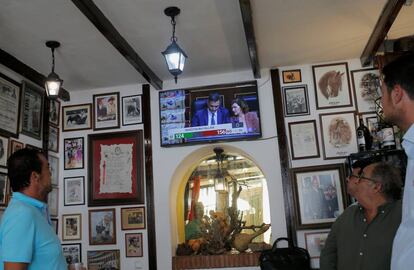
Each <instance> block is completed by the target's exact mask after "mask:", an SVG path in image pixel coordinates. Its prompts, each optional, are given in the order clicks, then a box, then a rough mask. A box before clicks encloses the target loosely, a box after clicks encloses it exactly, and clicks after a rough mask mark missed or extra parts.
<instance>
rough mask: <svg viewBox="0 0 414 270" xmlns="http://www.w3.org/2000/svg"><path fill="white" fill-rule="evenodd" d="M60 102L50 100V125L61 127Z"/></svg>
mask: <svg viewBox="0 0 414 270" xmlns="http://www.w3.org/2000/svg"><path fill="white" fill-rule="evenodd" d="M59 119H60V101H59V100H57V99H51V100H49V124H52V125H55V126H56V127H59Z"/></svg>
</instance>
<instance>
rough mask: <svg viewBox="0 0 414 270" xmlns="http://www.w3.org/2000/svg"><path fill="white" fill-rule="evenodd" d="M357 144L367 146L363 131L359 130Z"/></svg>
mask: <svg viewBox="0 0 414 270" xmlns="http://www.w3.org/2000/svg"><path fill="white" fill-rule="evenodd" d="M357 143H358V146H365V137H364V131H363V130H357Z"/></svg>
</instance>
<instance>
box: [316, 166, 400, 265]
mask: <svg viewBox="0 0 414 270" xmlns="http://www.w3.org/2000/svg"><path fill="white" fill-rule="evenodd" d="M401 183H402V182H401V177H400V173H399V170H398V169H397V168H395V167H394V166H392V165H390V164H388V163H385V162H376V163H372V164H368V165H367V164H364V162H356V163H355V164H354V165H353V170H352V175H351V176H349V177H348V185H347V189H348V193H349V194H350V195H351V196H353V197H354V198H356V199H357V201H358V203H355V204H353V205H351V206H350V207H348V208H347V209H346V210H345V211H344V213H343V214H342V215H341V216H339V217H338V219H337V220H336V221H335V223H334V224H333V225H332V228H331V232H330V233H329V236H328V239H327V240H326V244H325V247H324V249H323V250H322V252H321V257H320V269H321V270H351V269H352V270H388V269H390V264H391V250H392V242H393V239H394V235H395V233H396V231H397V229H398V226H399V224H400V222H401V200H399V199H400V196H401Z"/></svg>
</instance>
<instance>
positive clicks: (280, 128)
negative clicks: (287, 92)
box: [270, 69, 297, 243]
mask: <svg viewBox="0 0 414 270" xmlns="http://www.w3.org/2000/svg"><path fill="white" fill-rule="evenodd" d="M270 78H271V79H272V89H273V105H274V108H275V115H276V131H277V140H278V145H279V159H280V173H281V175H282V184H283V194H284V201H285V216H286V229H287V237H288V238H290V239H292V241H293V242H294V243H296V240H297V239H296V238H297V237H296V227H295V220H294V213H295V205H294V202H293V181H291V180H290V179H289V168H290V158H289V149H288V145H289V144H288V140H287V135H286V128H285V118H284V117H283V115H284V114H283V104H282V90H281V89H280V77H279V70H278V69H271V70H270Z"/></svg>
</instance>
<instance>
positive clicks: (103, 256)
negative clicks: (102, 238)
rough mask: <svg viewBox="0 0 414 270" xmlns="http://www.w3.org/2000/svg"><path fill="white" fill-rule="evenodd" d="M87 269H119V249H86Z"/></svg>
mask: <svg viewBox="0 0 414 270" xmlns="http://www.w3.org/2000/svg"><path fill="white" fill-rule="evenodd" d="M87 269H88V270H100V269H111V270H120V269H121V259H120V252H119V249H117V250H90V251H89V250H88V267H87Z"/></svg>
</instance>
